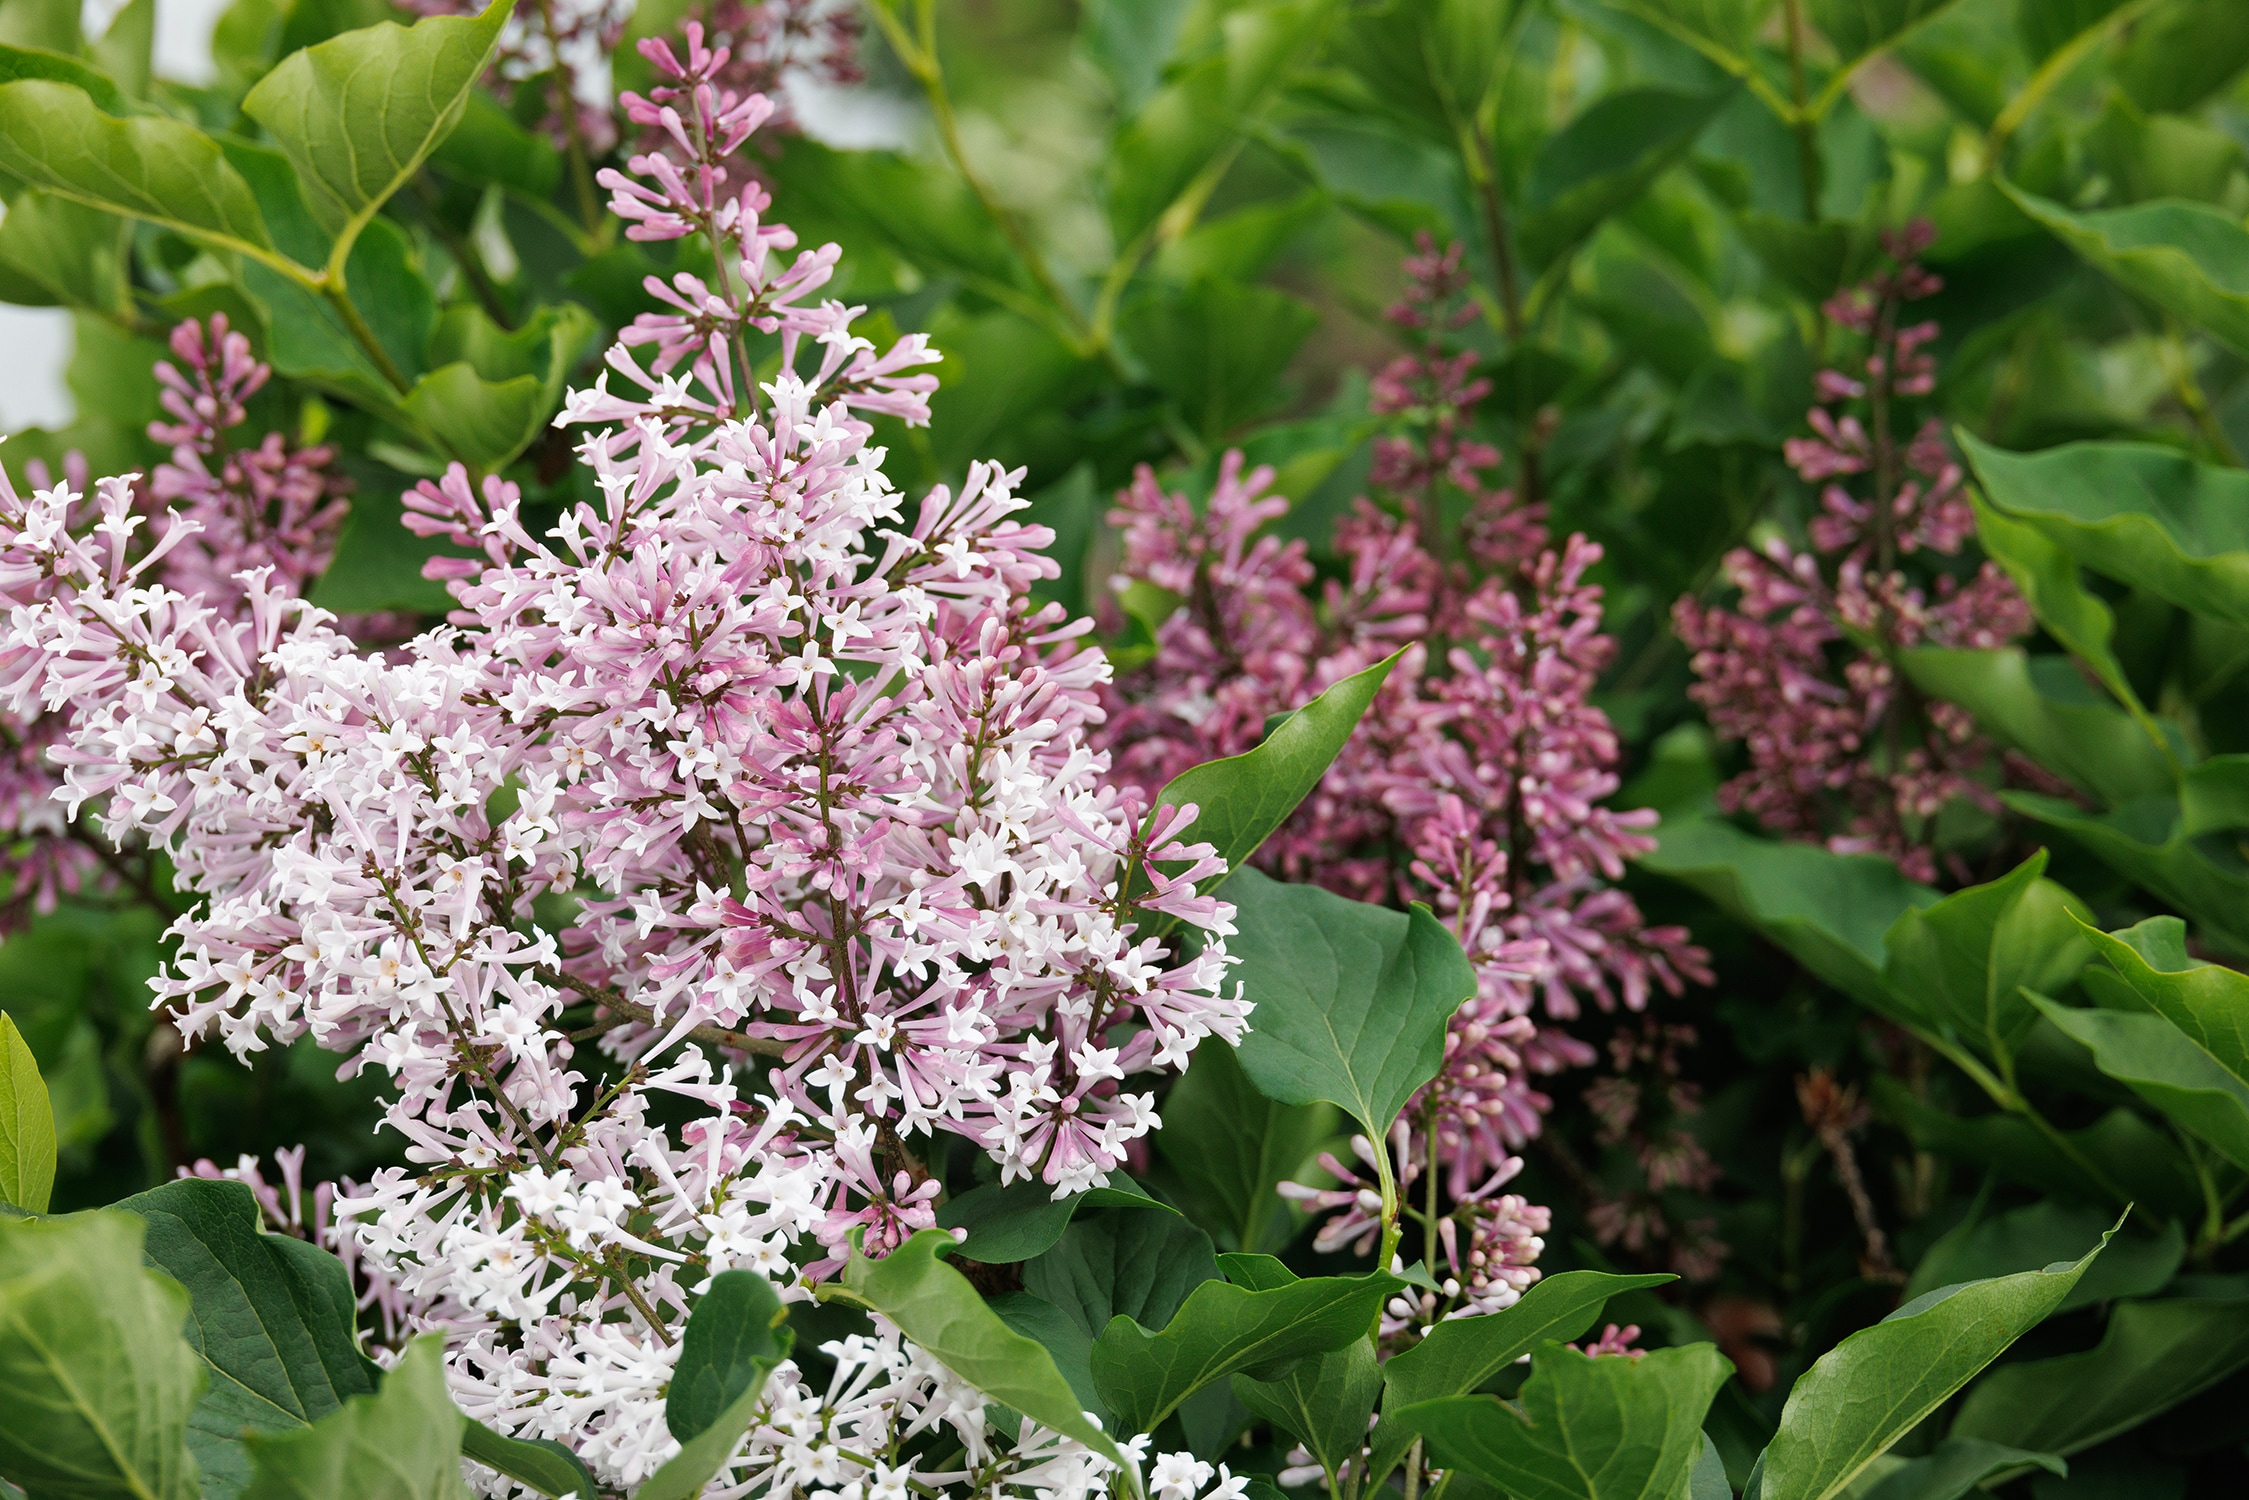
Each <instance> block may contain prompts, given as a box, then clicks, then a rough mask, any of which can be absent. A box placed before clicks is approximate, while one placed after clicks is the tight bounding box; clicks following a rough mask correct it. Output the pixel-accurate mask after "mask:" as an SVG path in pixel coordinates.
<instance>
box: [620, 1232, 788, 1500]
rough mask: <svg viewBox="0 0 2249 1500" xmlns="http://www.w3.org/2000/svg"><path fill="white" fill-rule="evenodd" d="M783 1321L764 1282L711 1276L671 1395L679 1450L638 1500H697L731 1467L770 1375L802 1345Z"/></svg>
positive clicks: (733, 1274)
mask: <svg viewBox="0 0 2249 1500" xmlns="http://www.w3.org/2000/svg"><path fill="white" fill-rule="evenodd" d="M781 1316H782V1309H781V1299H780V1298H779V1297H777V1296H775V1295H774V1294H773V1288H772V1287H770V1286H768V1285H766V1283H765V1281H764V1280H763V1278H761V1277H758V1276H756V1275H753V1274H752V1273H750V1272H748V1271H724V1272H721V1273H720V1274H719V1275H717V1276H714V1277H712V1278H711V1284H710V1286H709V1287H708V1288H706V1289H705V1291H704V1293H703V1295H702V1298H701V1300H699V1301H698V1302H697V1303H696V1304H695V1310H694V1312H693V1313H691V1314H690V1315H689V1316H688V1319H687V1330H686V1332H685V1333H683V1334H682V1335H681V1336H680V1343H679V1363H678V1364H677V1365H675V1366H674V1367H673V1372H672V1384H671V1389H670V1391H669V1392H668V1393H667V1394H666V1395H665V1398H664V1425H665V1426H666V1427H668V1428H670V1429H671V1434H672V1436H673V1437H675V1438H678V1439H679V1452H677V1453H675V1454H673V1455H672V1456H671V1458H669V1459H668V1460H666V1461H665V1463H664V1466H663V1467H662V1468H660V1469H658V1470H657V1471H656V1472H655V1473H654V1474H651V1475H650V1476H648V1482H647V1483H646V1484H644V1485H642V1486H641V1487H640V1489H639V1490H637V1491H636V1492H635V1494H636V1497H637V1500H691V1497H693V1496H696V1495H700V1494H701V1493H702V1492H703V1489H704V1486H706V1485H708V1484H709V1483H710V1482H711V1480H712V1479H714V1478H715V1477H717V1475H718V1472H719V1470H720V1469H722V1468H724V1467H725V1466H726V1461H727V1459H728V1458H729V1457H731V1456H732V1455H733V1453H734V1451H735V1450H736V1449H737V1448H739V1447H740V1446H741V1444H742V1434H743V1433H745V1432H747V1431H748V1430H749V1429H750V1425H751V1423H753V1422H754V1421H756V1420H757V1416H758V1413H759V1411H760V1410H761V1409H763V1407H764V1404H765V1380H766V1377H767V1376H768V1375H771V1374H772V1373H773V1368H774V1366H776V1365H778V1364H779V1363H780V1362H781V1361H782V1360H784V1359H786V1358H788V1355H789V1348H790V1346H791V1344H793V1343H794V1342H795V1335H794V1334H793V1333H792V1332H791V1331H790V1330H788V1329H786V1328H782V1327H780V1326H779V1324H780V1320H781Z"/></svg>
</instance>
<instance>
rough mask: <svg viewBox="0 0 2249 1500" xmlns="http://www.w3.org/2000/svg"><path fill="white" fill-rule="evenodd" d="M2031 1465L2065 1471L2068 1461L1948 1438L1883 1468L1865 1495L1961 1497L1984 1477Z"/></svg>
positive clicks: (1876, 1499)
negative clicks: (1895, 1465) (1924, 1451)
mask: <svg viewBox="0 0 2249 1500" xmlns="http://www.w3.org/2000/svg"><path fill="white" fill-rule="evenodd" d="M2029 1469H2044V1470H2045V1471H2046V1472H2047V1473H2049V1474H2067V1473H2068V1472H2069V1462H2068V1460H2066V1459H2064V1458H2062V1457H2061V1456H2060V1455H2058V1454H2053V1453H2031V1452H2026V1451H2025V1450H2023V1449H2021V1448H2009V1447H2007V1446H2005V1445H2004V1444H2001V1443H1987V1442H1985V1441H1984V1440H1983V1439H1981V1438H1959V1437H1955V1438H1946V1439H1945V1440H1944V1441H1943V1442H1941V1443H1939V1444H1937V1446H1936V1449H1935V1451H1934V1452H1930V1453H1925V1454H1923V1455H1922V1456H1921V1457H1919V1458H1911V1459H1907V1460H1905V1461H1904V1462H1903V1463H1899V1464H1898V1465H1897V1467H1895V1468H1893V1469H1890V1470H1889V1471H1887V1472H1886V1473H1884V1474H1883V1475H1882V1477H1881V1478H1880V1479H1879V1480H1877V1481H1875V1483H1874V1484H1872V1485H1870V1486H1869V1487H1868V1488H1867V1489H1866V1490H1865V1492H1864V1493H1865V1500H1961V1497H1962V1496H1963V1495H1966V1494H1968V1493H1969V1492H1970V1491H1972V1490H1975V1489H1977V1488H1979V1487H1981V1486H1982V1484H1983V1482H1984V1481H1985V1480H1987V1479H1992V1478H1996V1477H1998V1476H1999V1475H2002V1474H2015V1473H2021V1472H2023V1471H2025V1470H2029ZM1868 1472H1869V1473H1870V1474H1871V1473H1872V1472H1873V1470H1871V1469H1869V1470H1868Z"/></svg>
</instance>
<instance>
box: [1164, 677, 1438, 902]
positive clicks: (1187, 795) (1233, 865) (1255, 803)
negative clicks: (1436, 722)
mask: <svg viewBox="0 0 2249 1500" xmlns="http://www.w3.org/2000/svg"><path fill="white" fill-rule="evenodd" d="M1397 660H1398V658H1397V657H1396V656H1390V657H1387V658H1385V659H1384V660H1382V661H1379V662H1377V663H1375V664H1374V665H1373V666H1371V667H1368V668H1366V669H1365V670H1363V671H1359V672H1355V673H1353V674H1352V675H1351V676H1349V677H1346V678H1344V679H1343V680H1342V681H1341V682H1338V683H1336V684H1335V685H1334V686H1333V687H1330V688H1329V689H1328V690H1327V691H1325V692H1323V693H1321V694H1320V696H1319V697H1317V698H1314V699H1313V700H1312V701H1311V702H1310V703H1307V704H1305V705H1304V706H1303V707H1302V708H1300V709H1298V710H1297V711H1296V712H1295V713H1293V714H1290V715H1289V716H1288V718H1286V719H1285V720H1283V721H1282V722H1281V723H1280V724H1279V725H1278V726H1276V727H1275V728H1274V729H1273V730H1272V731H1271V732H1270V733H1268V734H1267V735H1266V736H1265V738H1264V740H1263V741H1261V742H1260V743H1259V744H1258V746H1257V747H1256V748H1255V749H1253V750H1247V751H1244V752H1243V753H1242V754H1240V755H1230V756H1228V757H1226V758H1225V759H1224V760H1213V761H1205V762H1204V763H1203V764H1201V765H1199V766H1194V767H1191V768H1190V769H1188V770H1185V771H1182V772H1180V773H1179V774H1178V775H1177V776H1174V777H1173V778H1172V779H1171V780H1170V781H1169V782H1168V783H1167V784H1166V785H1165V786H1164V789H1163V790H1162V791H1160V792H1158V793H1157V794H1156V805H1157V806H1159V807H1183V806H1185V805H1186V804H1188V803H1190V802H1192V803H1194V804H1195V808H1196V813H1195V821H1194V823H1193V825H1192V826H1191V827H1189V828H1188V830H1187V835H1186V836H1187V837H1188V838H1189V839H1190V840H1192V841H1193V842H1195V843H1207V844H1209V845H1210V846H1211V847H1212V848H1213V849H1215V850H1217V852H1218V855H1219V857H1220V858H1221V859H1223V860H1225V861H1226V869H1227V875H1226V876H1222V877H1219V879H1216V880H1211V881H1208V882H1206V883H1205V884H1204V885H1202V886H1201V887H1200V889H1201V890H1202V891H1204V892H1206V893H1207V892H1209V891H1212V890H1215V889H1217V887H1218V885H1219V884H1220V882H1221V881H1222V880H1224V879H1226V878H1229V877H1231V876H1232V875H1233V874H1234V873H1235V872H1237V871H1240V870H1243V869H1245V868H1246V867H1247V866H1248V864H1249V860H1250V856H1251V855H1253V854H1255V853H1256V852H1257V849H1258V846H1259V845H1261V844H1263V843H1264V842H1265V840H1266V839H1267V837H1269V836H1270V835H1271V834H1272V832H1273V830H1274V829H1276V828H1278V827H1280V826H1281V825H1282V824H1283V823H1285V822H1287V821H1288V816H1289V814H1290V813H1292V812H1295V811H1296V806H1297V804H1298V803H1300V802H1302V801H1303V800H1304V799H1305V798H1306V797H1308V796H1310V795H1311V793H1312V789H1313V788H1314V787H1316V786H1318V785H1319V784H1320V778H1321V777H1323V776H1325V775H1326V774H1327V770H1328V767H1329V766H1330V765H1332V764H1333V763H1334V761H1335V758H1336V756H1337V755H1339V754H1341V753H1342V750H1343V745H1344V742H1345V741H1347V740H1349V739H1350V738H1351V731H1352V730H1354V729H1356V728H1358V726H1359V720H1360V719H1361V718H1362V717H1364V716H1365V714H1366V711H1367V705H1368V704H1370V703H1372V702H1373V701H1374V697H1375V694H1376V693H1378V692H1380V691H1381V689H1382V684H1383V681H1384V679H1386V678H1387V677H1388V676H1389V675H1390V668H1391V667H1392V666H1393V665H1395V664H1396V662H1397Z"/></svg>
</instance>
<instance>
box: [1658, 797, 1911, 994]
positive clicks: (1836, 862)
mask: <svg viewBox="0 0 2249 1500" xmlns="http://www.w3.org/2000/svg"><path fill="white" fill-rule="evenodd" d="M1656 838H1657V841H1658V842H1657V847H1656V849H1655V851H1654V852H1653V853H1650V854H1644V855H1642V856H1641V857H1640V861H1639V862H1640V864H1642V865H1643V866H1645V867H1646V868H1648V869H1651V870H1654V871H1656V872H1657V873H1658V874H1662V875H1669V876H1670V877H1671V878H1673V879H1674V880H1679V881H1683V882H1685V883H1686V884H1688V885H1690V886H1692V887H1694V888H1695V889H1696V890H1698V891H1700V892H1702V893H1703V894H1704V895H1705V896H1707V897H1709V898H1710V899H1711V900H1712V901H1714V902H1716V903H1717V904H1718V905H1719V906H1720V907H1721V908H1723V909H1724V910H1726V911H1728V912H1731V913H1732V914H1733V915H1735V916H1737V917H1740V918H1741V919H1742V920H1743V921H1746V922H1748V923H1749V924H1750V925H1751V926H1753V927H1755V928H1756V929H1757V930H1758V931H1759V932H1761V933H1763V934H1764V935H1765V936H1766V937H1767V938H1768V939H1770V940H1771V941H1772V942H1774V943H1775V944H1777V945H1778V946H1779V947H1781V948H1782V949H1784V950H1786V951H1787V952H1788V953H1789V954H1791V955H1792V956H1793V957H1794V958H1795V959H1796V961H1797V962H1798V963H1801V964H1802V965H1803V966H1804V967H1805V968H1807V969H1809V970H1811V971H1812V972H1813V973H1814V974H1816V975H1818V976H1819V977H1820V978H1822V979H1824V980H1826V981H1827V982H1828V983H1829V984H1832V985H1834V986H1835V987H1836V988H1837V989H1839V990H1842V991H1843V992H1844V993H1845V994H1847V995H1850V996H1851V997H1852V998H1853V999H1856V1000H1858V1001H1860V1002H1862V1003H1864V1004H1867V1005H1871V1006H1874V1007H1876V1008H1878V1009H1880V1008H1883V1007H1885V1006H1886V1005H1887V1004H1888V995H1887V993H1886V991H1885V990H1884V989H1883V985H1882V969H1883V966H1884V965H1885V964H1886V963H1887V962H1888V961H1889V952H1888V949H1887V948H1886V946H1885V945H1884V934H1886V933H1887V932H1888V931H1889V930H1890V927H1891V925H1892V924H1893V923H1895V922H1896V921H1897V919H1898V918H1899V917H1900V916H1901V915H1903V914H1904V913H1905V912H1908V911H1911V910H1913V909H1915V908H1917V907H1923V906H1928V905H1930V904H1931V903H1933V902H1935V901H1936V899H1937V893H1936V892H1935V891H1933V890H1930V889H1929V888H1928V887H1927V886H1925V885H1919V884H1916V883H1915V882H1913V881H1911V880H1908V879H1906V878H1905V876H1903V875H1901V874H1899V873H1898V867H1897V866H1896V865H1894V864H1892V863H1891V862H1890V861H1888V860H1886V859H1883V858H1881V857H1879V856H1877V855H1872V854H1831V853H1829V852H1828V851H1827V850H1825V849H1822V848H1819V847H1817V846H1816V845H1812V844H1790V843H1781V842H1779V841H1777V840H1773V839H1760V838H1755V837H1753V836H1751V835H1749V834H1746V833H1743V832H1742V831H1741V830H1740V829H1738V828H1736V827H1734V826H1733V825H1732V824H1731V823H1726V822H1721V821H1719V820H1717V819H1715V818H1691V819H1685V820H1682V821H1679V822H1670V823H1665V824H1664V825H1663V826H1662V827H1660V828H1658V829H1657V830H1656Z"/></svg>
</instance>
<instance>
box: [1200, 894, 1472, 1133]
mask: <svg viewBox="0 0 2249 1500" xmlns="http://www.w3.org/2000/svg"><path fill="white" fill-rule="evenodd" d="M1228 894H1229V896H1230V898H1231V899H1232V901H1233V903H1234V907H1235V924H1236V926H1237V927H1238V928H1239V929H1240V931H1239V932H1238V933H1237V934H1236V935H1235V936H1234V937H1233V938H1232V939H1231V940H1229V942H1228V944H1227V951H1228V953H1229V954H1231V955H1232V956H1233V957H1234V958H1235V959H1236V960H1237V964H1236V967H1235V968H1234V970H1233V973H1232V978H1233V979H1234V980H1235V981H1236V982H1237V983H1239V984H1240V985H1241V987H1242V992H1243V994H1244V995H1245V996H1246V997H1247V998H1248V999H1249V1001H1250V1003H1251V1004H1252V1005H1254V1006H1255V1007H1256V1011H1255V1015H1256V1022H1255V1024H1254V1025H1253V1026H1252V1027H1251V1028H1250V1031H1249V1034H1248V1035H1246V1036H1244V1037H1243V1038H1242V1044H1241V1049H1240V1062H1241V1065H1242V1071H1243V1072H1244V1073H1245V1074H1247V1075H1248V1076H1249V1080H1250V1082H1251V1083H1254V1084H1256V1085H1257V1088H1258V1090H1259V1092H1261V1093H1263V1094H1264V1095H1265V1096H1266V1097H1267V1098H1269V1099H1277V1100H1279V1101H1280V1102H1281V1103H1283V1104H1319V1103H1327V1104H1333V1105H1335V1106H1336V1107H1337V1108H1339V1109H1341V1110H1343V1111H1344V1112H1346V1113H1347V1114H1349V1115H1350V1116H1351V1117H1352V1118H1353V1119H1355V1120H1357V1121H1358V1122H1359V1123H1360V1124H1361V1125H1362V1126H1364V1127H1365V1129H1366V1132H1367V1135H1368V1138H1369V1139H1372V1140H1381V1139H1382V1138H1383V1135H1384V1133H1385V1132H1387V1131H1388V1130H1389V1128H1390V1122H1391V1121H1392V1120H1394V1119H1396V1118H1397V1115H1398V1111H1399V1110H1401V1109H1403V1108H1404V1107H1405V1103H1406V1101H1407V1100H1408V1099H1410V1098H1412V1097H1413V1092H1414V1090H1416V1089H1418V1088H1420V1087H1421V1086H1422V1085H1423V1084H1425V1083H1427V1082H1428V1081H1429V1080H1430V1079H1431V1078H1433V1077H1435V1076H1436V1074H1437V1068H1438V1065H1439V1064H1440V1063H1442V1062H1443V1061H1444V1055H1445V1026H1446V1023H1447V1022H1448V1021H1450V1020H1451V1019H1452V1014H1453V1012H1454V1011H1456V1010H1458V1009H1459V1008H1460V1005H1461V1002H1462V1001H1464V1000H1466V999H1467V998H1468V997H1469V996H1470V995H1473V994H1474V993H1475V992H1476V971H1475V969H1474V968H1473V967H1471V966H1470V964H1469V962H1468V959H1467V957H1466V955H1464V954H1463V953H1462V952H1461V951H1460V943H1459V941H1458V940H1457V939H1455V938H1454V937H1453V935H1452V934H1451V933H1450V932H1448V931H1447V930H1446V929H1445V926H1444V924H1443V923H1441V922H1439V921H1438V920H1437V919H1436V918H1435V917H1433V916H1431V915H1430V914H1429V910H1428V908H1427V907H1424V906H1421V905H1418V904H1417V905H1415V907H1414V908H1413V910H1412V912H1411V913H1406V912H1395V911H1386V910H1384V909H1383V908H1382V907H1379V906H1369V905H1367V904H1366V903H1364V902H1360V901H1347V900H1345V899H1344V898H1343V897H1341V896H1338V895H1335V894H1333V893H1332V892H1329V891H1324V890H1321V889H1320V888H1319V887H1318V886H1311V885H1283V884H1281V883H1280V882H1279V881H1276V880H1269V879H1267V878H1266V877H1265V876H1263V875H1261V874H1259V873H1258V872H1257V871H1255V870H1245V871H1243V872H1242V873H1241V874H1240V875H1237V876H1236V877H1234V882H1233V885H1232V886H1231V888H1230V889H1229V892H1228Z"/></svg>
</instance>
